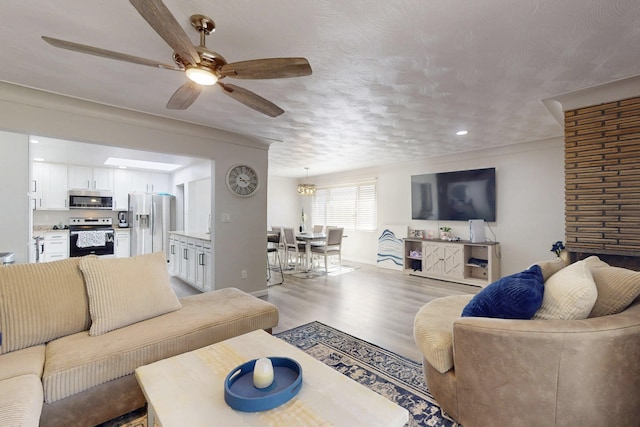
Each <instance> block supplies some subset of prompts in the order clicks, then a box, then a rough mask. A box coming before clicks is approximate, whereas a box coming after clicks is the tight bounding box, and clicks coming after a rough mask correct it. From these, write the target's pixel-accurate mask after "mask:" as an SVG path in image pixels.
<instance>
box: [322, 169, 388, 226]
mask: <svg viewBox="0 0 640 427" xmlns="http://www.w3.org/2000/svg"><path fill="white" fill-rule="evenodd" d="M376 208H377V204H376V183H375V181H367V182H362V183H358V184H342V185H334V186H326V187H321V186H319V187H318V190H317V191H316V194H315V196H314V197H313V202H312V212H311V214H312V215H313V222H314V224H324V225H333V226H337V227H343V228H345V229H349V230H363V231H375V230H376V229H377V215H376V210H377V209H376Z"/></svg>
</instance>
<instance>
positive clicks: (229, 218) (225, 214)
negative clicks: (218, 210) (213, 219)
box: [222, 213, 231, 222]
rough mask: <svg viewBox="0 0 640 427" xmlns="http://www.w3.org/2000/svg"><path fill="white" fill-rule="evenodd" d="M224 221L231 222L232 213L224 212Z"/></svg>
mask: <svg viewBox="0 0 640 427" xmlns="http://www.w3.org/2000/svg"><path fill="white" fill-rule="evenodd" d="M222 222H231V214H228V213H223V214H222Z"/></svg>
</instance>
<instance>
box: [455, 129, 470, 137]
mask: <svg viewBox="0 0 640 427" xmlns="http://www.w3.org/2000/svg"><path fill="white" fill-rule="evenodd" d="M468 133H469V131H466V130H459V131H458V132H456V135H458V136H462V135H466V134H468Z"/></svg>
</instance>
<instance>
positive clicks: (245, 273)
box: [240, 270, 247, 279]
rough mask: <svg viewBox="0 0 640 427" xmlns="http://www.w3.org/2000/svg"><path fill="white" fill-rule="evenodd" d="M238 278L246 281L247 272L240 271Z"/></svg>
mask: <svg viewBox="0 0 640 427" xmlns="http://www.w3.org/2000/svg"><path fill="white" fill-rule="evenodd" d="M240 277H241V278H243V279H246V278H247V270H242V271H241V272H240Z"/></svg>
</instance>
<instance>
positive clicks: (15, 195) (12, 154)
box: [0, 132, 32, 263]
mask: <svg viewBox="0 0 640 427" xmlns="http://www.w3.org/2000/svg"><path fill="white" fill-rule="evenodd" d="M17 178H18V179H17ZM28 192H29V138H28V137H27V136H26V135H24V134H16V133H10V132H0V198H1V199H2V209H0V252H13V253H14V254H15V257H16V263H22V262H28V261H29V247H30V244H31V242H30V241H29V238H30V234H29V233H28V230H29V227H30V221H29V210H30V209H31V208H30V207H29V197H28V195H27V194H28ZM31 246H32V245H31Z"/></svg>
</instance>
